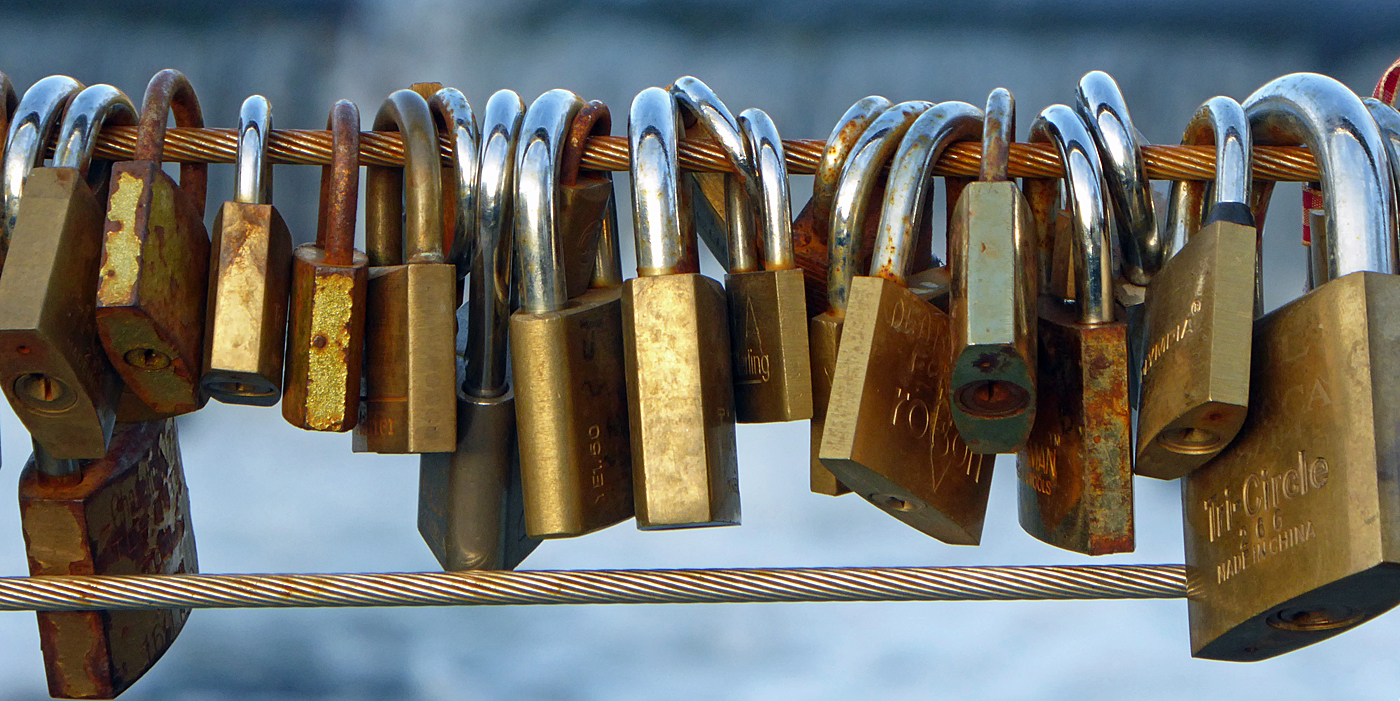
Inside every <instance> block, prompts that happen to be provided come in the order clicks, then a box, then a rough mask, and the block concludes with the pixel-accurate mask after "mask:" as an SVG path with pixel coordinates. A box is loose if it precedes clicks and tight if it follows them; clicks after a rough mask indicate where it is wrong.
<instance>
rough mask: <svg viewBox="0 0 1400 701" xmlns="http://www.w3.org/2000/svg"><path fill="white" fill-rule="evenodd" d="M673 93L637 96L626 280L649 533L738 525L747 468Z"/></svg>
mask: <svg viewBox="0 0 1400 701" xmlns="http://www.w3.org/2000/svg"><path fill="white" fill-rule="evenodd" d="M680 131H681V122H680V113H679V110H678V108H677V105H676V101H675V100H674V99H673V98H672V97H671V94H670V93H669V92H667V91H666V90H664V89H662V88H647V89H646V90H643V91H642V92H640V93H638V94H637V96H636V98H634V99H633V100H632V106H631V110H630V111H629V114H628V124H627V133H628V140H629V142H630V146H631V153H632V166H631V175H632V211H633V228H634V230H635V232H636V237H637V244H636V250H637V272H638V275H639V276H640V277H637V278H633V279H631V280H628V281H627V282H626V283H624V285H623V288H622V324H623V353H624V358H625V360H626V372H627V409H628V418H629V420H630V423H629V425H630V430H631V441H632V479H633V488H634V492H635V505H636V511H637V527H638V528H641V529H656V528H685V527H695V526H721V525H737V524H738V523H739V476H738V464H737V456H736V452H737V449H736V446H735V436H734V393H733V385H732V384H731V375H730V365H729V327H728V323H727V321H726V318H727V308H726V304H725V295H724V290H722V289H721V288H720V285H719V283H718V282H716V281H714V280H711V279H710V278H707V277H705V276H703V275H701V274H700V273H699V272H698V271H699V267H700V266H699V260H698V256H697V251H696V246H695V230H694V228H693V220H691V219H690V208H689V206H688V205H689V203H688V202H686V201H685V197H684V196H685V193H686V191H685V190H684V189H682V188H679V187H678V183H679V176H680V173H679V168H680V165H679V161H678V158H677V154H676V147H677V141H678V138H677V137H678V134H679V133H680Z"/></svg>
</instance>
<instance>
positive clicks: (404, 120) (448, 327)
mask: <svg viewBox="0 0 1400 701" xmlns="http://www.w3.org/2000/svg"><path fill="white" fill-rule="evenodd" d="M374 129H375V131H398V132H400V133H401V134H402V135H403V141H404V151H405V154H406V157H405V165H404V168H403V169H402V170H399V169H398V168H387V167H381V166H374V167H371V168H369V169H368V175H369V183H368V185H367V186H366V192H365V240H366V247H367V248H368V249H369V250H368V254H369V263H370V271H369V293H368V302H369V309H368V313H367V315H366V317H365V371H364V381H363V383H362V384H363V389H362V390H361V393H360V421H359V423H358V424H357V425H356V426H355V434H354V435H355V439H354V449H355V451H356V452H375V453H446V452H451V451H453V450H455V449H456V447H457V435H456V434H457V419H456V396H455V394H456V393H455V392H454V391H453V389H452V385H451V384H450V383H448V382H446V381H445V380H446V378H449V377H452V376H453V372H454V361H453V341H452V339H453V337H454V336H455V328H454V327H455V325H456V320H455V316H454V311H453V310H455V309H456V308H457V306H458V305H457V302H458V296H457V271H456V267H455V266H454V265H452V264H450V263H446V262H445V257H444V256H443V252H442V230H443V227H442V180H441V167H440V165H439V164H440V162H441V161H440V157H439V151H438V141H437V131H436V128H435V127H434V126H433V117H432V113H431V111H430V110H429V108H428V103H427V102H426V101H425V100H423V98H422V97H420V96H419V95H418V94H417V93H415V92H413V91H411V90H399V91H397V92H395V93H393V94H391V95H390V96H389V97H388V99H386V100H385V101H384V104H383V105H382V106H380V108H379V113H378V114H377V115H376V116H375V118H374ZM405 205H406V206H405ZM405 210H406V211H407V217H405V216H404V214H405ZM405 218H406V219H407V226H406V227H405V224H404V220H405ZM405 229H406V230H407V240H408V252H407V255H403V254H402V253H401V251H402V250H403V236H402V232H404V231H405Z"/></svg>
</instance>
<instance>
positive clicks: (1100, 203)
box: [1030, 105, 1113, 324]
mask: <svg viewBox="0 0 1400 701" xmlns="http://www.w3.org/2000/svg"><path fill="white" fill-rule="evenodd" d="M1030 141H1031V143H1044V142H1050V143H1053V144H1054V145H1055V150H1056V151H1057V152H1058V153H1059V154H1060V161H1061V163H1063V164H1064V169H1065V191H1066V196H1067V198H1068V199H1069V205H1070V214H1071V218H1072V220H1073V226H1074V254H1075V273H1076V274H1075V302H1076V304H1077V306H1078V308H1079V314H1078V319H1079V323H1081V324H1104V323H1109V322H1111V321H1113V259H1112V249H1111V248H1110V246H1109V241H1108V221H1107V219H1106V214H1107V212H1106V211H1105V209H1104V208H1105V206H1106V202H1105V198H1104V185H1103V168H1102V166H1101V165H1100V162H1099V151H1098V148H1097V147H1095V145H1094V139H1093V137H1092V136H1090V135H1089V128H1088V125H1086V124H1085V122H1084V121H1083V120H1082V119H1081V118H1080V116H1079V115H1078V114H1076V113H1075V111H1074V110H1072V109H1070V108H1069V107H1067V106H1065V105H1050V106H1049V107H1046V108H1045V109H1044V110H1042V111H1041V113H1040V116H1039V117H1037V118H1036V120H1035V124H1033V125H1031V134H1030ZM1043 189H1044V190H1046V191H1049V192H1053V188H1043ZM1050 230H1051V231H1053V230H1054V229H1053V225H1051V226H1050Z"/></svg>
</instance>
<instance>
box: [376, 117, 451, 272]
mask: <svg viewBox="0 0 1400 701" xmlns="http://www.w3.org/2000/svg"><path fill="white" fill-rule="evenodd" d="M374 130H375V131H396V132H399V134H400V135H401V136H402V138H403V145H404V167H403V169H402V170H400V169H398V168H387V167H380V166H376V167H373V168H370V169H369V171H368V175H369V183H368V185H367V186H366V192H365V231H366V232H367V233H366V242H365V248H366V249H368V250H367V251H366V253H367V254H368V255H369V264H370V265H371V266H383V265H396V264H402V263H443V262H445V261H446V256H444V255H443V252H442V165H441V164H442V161H441V158H440V156H439V152H438V136H437V128H436V127H435V126H434V125H433V114H432V111H431V110H429V109H428V101H427V100H424V99H423V97H422V96H421V95H419V94H418V93H416V92H413V91H412V90H396V91H394V92H393V93H392V94H390V95H389V97H387V98H385V100H384V102H383V103H382V104H381V105H380V106H379V112H378V113H377V114H375V116H374ZM405 241H406V242H407V249H408V250H407V254H406V255H400V251H402V250H403V248H402V247H403V246H404V243H405Z"/></svg>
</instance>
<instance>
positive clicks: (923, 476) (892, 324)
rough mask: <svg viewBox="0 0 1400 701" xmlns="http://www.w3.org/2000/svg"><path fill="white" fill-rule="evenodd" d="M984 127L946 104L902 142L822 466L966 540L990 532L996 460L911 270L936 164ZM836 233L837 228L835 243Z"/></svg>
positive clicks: (869, 496) (839, 371)
mask: <svg viewBox="0 0 1400 701" xmlns="http://www.w3.org/2000/svg"><path fill="white" fill-rule="evenodd" d="M881 119H883V117H882V118H881ZM878 122H879V120H877V123H878ZM981 127H982V111H981V110H979V109H977V108H976V107H973V106H972V105H969V104H967V103H964V102H943V103H940V104H938V105H934V106H933V107H930V108H928V109H927V110H926V111H924V112H923V113H922V114H921V115H919V117H918V119H916V120H915V121H914V123H913V124H912V125H910V126H909V129H908V132H907V133H906V134H905V135H904V138H903V139H902V140H901V141H900V143H899V150H898V151H897V152H896V153H895V156H894V160H893V161H892V162H891V164H890V182H889V187H888V189H887V192H886V195H885V203H884V208H883V210H882V212H881V215H880V232H879V236H878V238H877V239H876V243H875V255H874V258H873V259H872V260H871V264H870V275H869V276H868V277H853V278H852V280H851V283H850V297H849V306H848V308H847V317H848V320H847V322H846V324H845V325H844V328H843V330H842V334H841V347H840V350H839V353H838V356H837V359H836V372H835V377H834V378H833V380H832V383H831V402H830V405H829V406H828V408H827V419H826V427H825V431H824V433H823V435H822V446H821V461H822V464H823V465H825V466H826V467H827V469H829V470H831V473H832V474H834V475H836V478H837V479H839V480H841V483H842V484H845V485H847V486H849V487H850V488H851V490H852V491H854V492H856V493H857V494H860V495H861V496H862V497H864V498H865V499H866V500H867V501H869V502H871V503H872V504H875V505H876V506H878V507H880V508H882V509H884V510H885V512H886V513H888V514H890V515H891V516H894V517H895V518H898V519H899V520H901V521H903V522H905V523H906V524H908V525H909V526H912V527H913V528H916V529H918V530H919V531H921V532H923V533H926V534H928V535H930V536H933V537H935V538H938V539H939V540H942V541H944V542H947V543H953V544H960V545H975V544H977V543H978V542H979V541H980V539H981V537H982V521H983V518H984V516H985V514H986V509H987V496H988V494H989V493H990V487H991V483H992V479H991V478H992V460H993V456H989V455H978V454H976V453H973V452H972V451H971V450H970V449H969V448H968V447H967V444H966V443H964V442H963V441H962V439H961V438H960V437H959V436H958V432H957V429H956V428H955V427H954V425H953V420H952V416H951V415H950V412H949V409H948V406H949V400H948V397H947V391H948V387H947V383H948V376H949V373H950V372H951V369H952V368H951V363H952V354H951V342H952V339H951V328H950V327H951V322H950V320H949V318H948V315H947V313H946V312H944V311H943V310H942V309H939V308H938V307H936V306H934V305H933V304H931V303H929V302H927V301H925V299H923V298H921V297H920V296H919V295H918V294H916V293H915V292H914V291H912V290H910V289H909V288H908V287H907V286H906V285H907V283H906V279H905V276H906V275H907V274H908V270H907V267H908V261H909V258H910V256H911V255H912V251H913V248H914V238H915V234H916V232H917V231H918V229H919V227H918V218H919V216H920V215H921V213H922V212H923V211H924V203H925V201H926V199H927V191H928V189H929V187H928V186H929V184H930V182H931V180H932V177H931V171H932V170H933V164H934V163H935V162H936V161H937V160H938V156H939V155H940V154H941V153H942V152H943V150H944V149H945V148H947V147H948V146H949V145H950V144H952V143H953V142H955V141H957V140H960V139H969V138H975V137H976V135H977V133H978V132H979V131H980V130H981ZM853 158H854V157H853ZM853 162H854V160H852V161H850V162H848V164H847V169H848V173H849V172H850V168H851V163H853ZM846 177H847V176H843V178H842V181H843V182H842V185H843V186H844V185H845V178H846ZM842 189H845V188H844V187H843V188H842ZM838 197H839V195H838ZM838 203H839V201H838ZM838 211H839V210H838ZM837 231H838V229H837V227H836V226H835V225H833V227H832V233H833V243H835V242H836V239H835V236H836V235H837ZM833 279H836V276H835V275H834V274H833Z"/></svg>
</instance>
